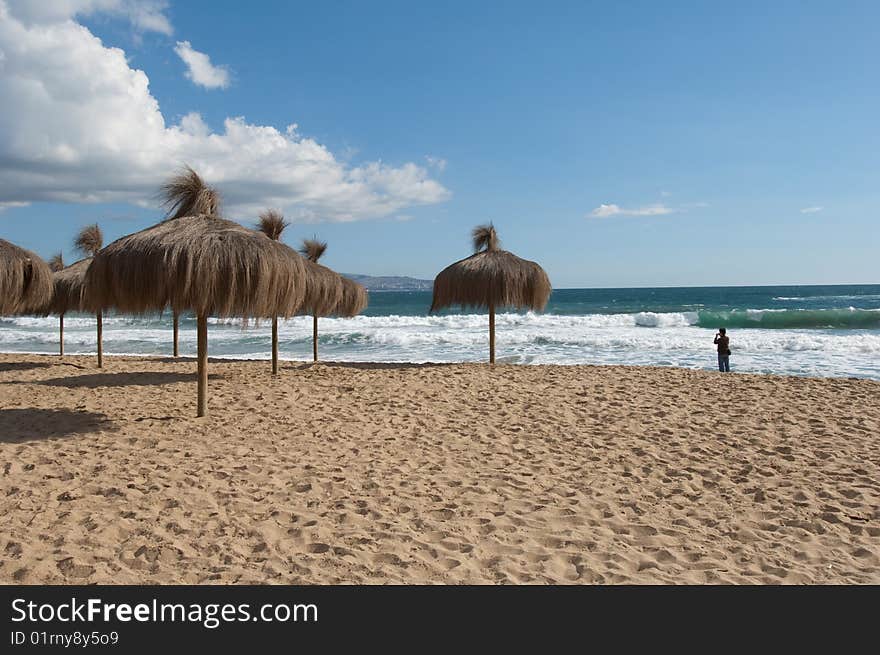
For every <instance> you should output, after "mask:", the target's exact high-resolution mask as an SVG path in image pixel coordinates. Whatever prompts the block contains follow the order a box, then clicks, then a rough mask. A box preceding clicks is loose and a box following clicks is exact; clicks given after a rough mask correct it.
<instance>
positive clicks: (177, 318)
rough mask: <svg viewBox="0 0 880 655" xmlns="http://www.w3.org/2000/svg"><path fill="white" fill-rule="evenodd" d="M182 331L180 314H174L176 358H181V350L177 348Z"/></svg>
mask: <svg viewBox="0 0 880 655" xmlns="http://www.w3.org/2000/svg"><path fill="white" fill-rule="evenodd" d="M179 331H180V314H178V313H177V312H174V356H175V357H180V349H179V348H178V347H177V335H178V332H179Z"/></svg>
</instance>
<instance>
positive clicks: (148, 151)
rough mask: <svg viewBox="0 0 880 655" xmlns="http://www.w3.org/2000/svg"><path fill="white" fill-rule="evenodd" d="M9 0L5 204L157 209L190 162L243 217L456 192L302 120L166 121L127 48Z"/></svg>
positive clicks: (309, 213) (397, 202)
mask: <svg viewBox="0 0 880 655" xmlns="http://www.w3.org/2000/svg"><path fill="white" fill-rule="evenodd" d="M8 1H9V0H0V51H3V53H4V56H5V59H4V61H3V62H2V63H0V97H2V98H4V99H12V100H10V101H7V102H6V103H4V107H3V110H2V111H0V203H3V204H4V205H7V206H8V205H9V204H10V203H26V202H35V201H61V202H106V201H121V202H132V203H138V204H143V205H148V206H155V202H156V201H155V193H156V190H157V188H158V186H159V185H160V184H161V183H162V181H163V180H164V179H165V178H166V177H167V176H168V175H169V174H170V173H172V172H173V171H175V170H176V169H177V168H178V167H179V166H180V165H181V164H182V163H184V162H186V163H189V164H190V165H192V166H193V167H194V168H196V170H198V171H199V172H200V173H201V174H202V175H203V176H204V177H205V178H206V179H207V180H208V181H209V182H210V183H211V184H214V185H216V186H217V187H218V188H219V189H220V191H221V193H222V194H223V196H224V199H225V203H226V204H225V206H226V209H227V213H228V215H230V216H232V217H240V218H252V217H253V216H255V215H256V213H257V212H258V211H259V210H261V209H264V208H266V207H278V208H279V209H281V210H283V211H285V212H286V213H287V214H288V217H289V218H291V219H294V220H300V221H318V220H329V221H347V220H358V219H363V218H372V217H379V216H390V215H394V214H396V213H399V212H400V211H401V210H403V209H405V208H408V207H413V206H416V205H424V204H431V203H437V202H441V201H443V200H445V199H447V198H448V197H449V195H450V194H449V192H448V191H447V190H446V189H445V188H444V187H443V186H442V185H441V184H440V183H438V182H437V181H435V180H433V179H431V178H430V176H429V173H428V171H427V169H426V168H424V167H422V166H418V165H416V164H414V163H405V164H403V165H399V166H394V165H390V164H386V163H383V162H381V161H377V162H371V163H365V164H360V165H352V164H349V163H347V162H345V161H341V160H340V159H339V158H338V157H337V156H335V155H334V153H332V152H331V151H330V150H329V149H328V148H327V147H326V146H323V145H321V144H320V143H318V142H316V141H315V140H314V139H310V138H308V137H306V136H303V135H302V134H301V133H300V131H299V129H298V128H297V127H296V126H295V125H293V126H291V127H289V128H287V129H286V130H279V129H276V128H275V127H272V126H266V125H254V124H250V123H248V122H247V121H246V120H245V119H244V118H240V117H232V118H227V119H226V120H225V121H224V124H223V128H222V129H221V130H219V131H213V130H212V129H211V128H210V127H209V126H208V125H207V124H206V123H205V121H204V120H203V119H202V117H201V116H200V115H199V114H198V113H196V112H192V113H189V114H187V115H186V116H184V117H183V118H182V119H180V121H179V122H178V123H177V124H167V123H166V120H165V117H164V116H163V114H162V112H161V110H160V107H159V103H158V101H157V100H156V98H154V97H153V96H152V94H151V93H150V90H149V79H148V78H147V75H146V73H144V72H143V71H141V70H135V69H132V68H130V67H129V65H128V62H127V60H126V57H125V53H124V52H123V51H122V50H121V49H119V48H109V47H107V46H105V45H104V44H103V43H102V42H101V41H100V39H98V38H97V37H95V36H94V35H93V34H92V33H91V32H90V31H89V30H88V29H87V28H85V27H84V26H82V25H79V24H77V23H76V22H74V21H72V20H60V21H59V20H56V19H54V18H51V19H40V20H41V21H42V22H39V23H35V22H25V21H23V20H21V19H19V17H18V14H11V13H10V11H9V5H8ZM38 4H40V5H42V4H43V3H38ZM46 4H49V3H46ZM73 4H84V3H73V2H68V3H67V5H68V10H67V15H68V16H69V15H71V14H70V11H71V10H70V9H69V6H71V5H73ZM93 4H95V5H96V3H93ZM30 20H31V21H35V20H37V19H36V18H34V17H33V16H32V17H31V19H30Z"/></svg>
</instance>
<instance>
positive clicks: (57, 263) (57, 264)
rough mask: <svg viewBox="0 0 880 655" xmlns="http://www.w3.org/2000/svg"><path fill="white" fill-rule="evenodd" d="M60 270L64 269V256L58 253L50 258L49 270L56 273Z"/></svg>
mask: <svg viewBox="0 0 880 655" xmlns="http://www.w3.org/2000/svg"><path fill="white" fill-rule="evenodd" d="M62 268H64V254H63V253H60V252H59V253H56V254H54V255H52V258H51V259H50V260H49V270H50V271H52V272H53V273H57V272H58V271H60V270H61V269H62Z"/></svg>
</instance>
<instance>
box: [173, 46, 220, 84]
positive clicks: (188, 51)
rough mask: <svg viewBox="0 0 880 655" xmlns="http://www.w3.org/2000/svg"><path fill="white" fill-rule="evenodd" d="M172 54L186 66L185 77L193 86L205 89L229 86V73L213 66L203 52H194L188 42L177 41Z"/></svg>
mask: <svg viewBox="0 0 880 655" xmlns="http://www.w3.org/2000/svg"><path fill="white" fill-rule="evenodd" d="M174 52H176V53H177V56H178V57H180V58H181V59H182V60H183V63H185V64H186V76H187V78H188V79H190V80H192V82H193V83H194V84H197V85H199V86H203V87H205V88H206V89H225V88H227V87H228V86H229V81H230V80H229V71H228V70H227V69H226V67H225V66H215V65H214V64H212V63H211V58H210V57H209V56H208V55H206V54H205V53H204V52H199V51H198V50H194V49H193V47H192V45H191V44H190V42H189V41H178V42H177V45H175V46H174Z"/></svg>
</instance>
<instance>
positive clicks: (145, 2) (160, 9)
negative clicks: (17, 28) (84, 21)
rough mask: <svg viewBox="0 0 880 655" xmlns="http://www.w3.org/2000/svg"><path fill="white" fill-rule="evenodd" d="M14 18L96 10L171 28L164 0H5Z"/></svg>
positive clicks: (59, 17)
mask: <svg viewBox="0 0 880 655" xmlns="http://www.w3.org/2000/svg"><path fill="white" fill-rule="evenodd" d="M6 4H7V5H8V7H9V9H10V10H11V11H12V13H13V14H14V15H15V17H16V18H18V19H20V20H22V21H24V22H25V23H27V24H40V23H50V22H57V21H64V20H68V19H71V18H74V17H76V16H89V15H92V14H97V13H104V14H110V15H114V16H118V17H120V18H124V19H126V20H128V22H130V23H131V25H132V27H134V28H135V29H136V30H138V31H141V32H159V33H160V34H166V35H170V34H171V33H172V32H173V29H172V28H171V23H170V21H169V20H168V17H167V16H165V10H166V9H167V8H168V2H167V0H6Z"/></svg>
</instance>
